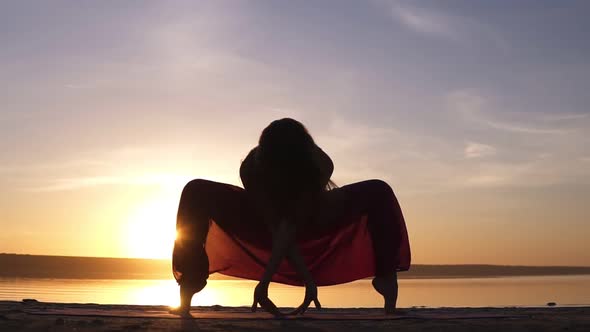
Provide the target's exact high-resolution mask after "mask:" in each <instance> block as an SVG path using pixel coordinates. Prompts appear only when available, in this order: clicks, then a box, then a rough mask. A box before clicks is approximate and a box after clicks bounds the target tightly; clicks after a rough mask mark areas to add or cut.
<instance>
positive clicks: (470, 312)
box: [0, 301, 590, 332]
mask: <svg viewBox="0 0 590 332" xmlns="http://www.w3.org/2000/svg"><path fill="white" fill-rule="evenodd" d="M167 309H168V307H165V306H126V305H97V304H57V303H42V302H37V301H24V302H13V301H3V302H0V331H97V332H98V331H101V332H102V331H110V332H114V331H228V330H231V331H270V330H277V329H281V330H285V331H299V330H309V331H359V330H371V331H393V330H403V331H589V330H590V307H545V308H436V309H430V308H408V309H401V310H400V312H399V314H396V315H393V316H385V315H382V314H381V310H379V309H373V308H371V309H368V308H354V309H352V308H351V309H329V308H328V309H322V310H321V311H319V312H318V311H316V310H314V309H311V310H310V311H309V312H308V313H306V315H304V316H298V317H296V318H288V319H273V318H272V317H271V316H270V315H269V314H267V313H261V312H258V313H251V312H250V311H249V308H246V307H220V306H213V307H193V310H192V311H191V313H192V315H193V316H194V319H180V318H177V317H174V316H172V315H169V314H168V313H167Z"/></svg>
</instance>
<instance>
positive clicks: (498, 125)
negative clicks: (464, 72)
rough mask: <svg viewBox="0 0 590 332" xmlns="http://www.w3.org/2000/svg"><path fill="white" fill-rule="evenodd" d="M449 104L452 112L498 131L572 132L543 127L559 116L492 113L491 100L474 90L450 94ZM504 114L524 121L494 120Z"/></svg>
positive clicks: (524, 132) (566, 129)
mask: <svg viewBox="0 0 590 332" xmlns="http://www.w3.org/2000/svg"><path fill="white" fill-rule="evenodd" d="M447 104H448V105H449V107H450V108H451V109H452V110H454V111H457V112H459V113H461V114H462V115H463V116H464V117H466V118H468V119H469V120H471V121H474V122H477V123H479V124H483V125H485V126H487V127H489V128H493V129H497V130H502V131H508V132H513V133H522V134H565V133H568V132H571V130H570V129H568V128H563V127H557V126H554V127H547V124H545V125H543V124H542V123H541V122H543V121H542V120H543V119H544V118H547V117H554V118H558V117H559V115H553V114H527V113H520V114H519V113H515V112H506V111H503V112H499V111H498V110H497V109H496V110H495V112H491V108H493V106H491V105H490V101H489V99H488V98H485V97H483V96H482V95H481V94H479V93H477V92H475V91H473V90H458V91H453V92H451V93H449V94H448V95H447ZM502 113H505V114H510V115H513V116H516V115H519V116H520V117H521V118H522V119H521V120H516V121H515V120H510V121H507V120H501V119H500V120H499V119H494V118H492V114H494V116H495V117H498V115H501V114H502ZM525 123H526V124H525ZM555 125H557V124H555Z"/></svg>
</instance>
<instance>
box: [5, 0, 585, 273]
mask: <svg viewBox="0 0 590 332" xmlns="http://www.w3.org/2000/svg"><path fill="white" fill-rule="evenodd" d="M589 10H590V3H588V2H586V1H544V0H534V1H532V0H531V1H525V0H523V1H483V0H480V1H476V0H469V1H467V0H465V1H451V0H449V1H444V2H443V1H386V0H375V1H370V0H367V1H344V0H343V1H340V0H338V1H286V0H285V1H278V0H277V1H262V0H260V1H237V0H236V1H194V2H193V1H126V2H119V1H51V2H39V1H26V0H25V1H3V2H1V3H0V229H1V230H2V231H1V232H0V252H11V253H28V254H50V255H75V256H106V257H157V258H169V257H170V252H171V248H172V242H173V239H174V225H175V215H176V207H177V204H178V198H179V196H180V191H181V189H182V187H183V185H184V184H185V183H186V182H187V181H189V180H190V179H194V178H204V179H210V180H215V181H221V182H227V183H231V184H236V185H240V179H239V173H238V169H239V166H240V162H241V160H242V159H243V158H244V157H245V155H246V154H247V152H248V151H249V149H251V148H252V147H254V146H255V145H256V143H257V139H258V135H259V134H260V132H261V130H262V129H263V128H264V127H265V126H266V125H267V124H268V123H270V121H272V120H275V119H279V118H283V117H292V118H295V119H297V120H299V121H301V122H302V123H303V124H305V125H306V126H307V128H308V129H309V131H310V133H311V134H312V135H313V136H314V139H315V140H316V142H317V144H318V145H319V146H320V147H322V149H323V150H324V151H326V152H327V153H328V154H329V155H330V156H331V158H332V159H333V161H334V163H335V171H334V174H333V180H334V181H335V182H336V183H337V184H340V185H343V184H347V183H352V182H356V181H361V180H365V179H372V178H378V179H383V180H385V181H387V182H388V183H389V184H390V185H391V186H392V187H393V189H394V191H395V193H396V196H397V197H398V199H399V201H400V204H401V206H402V209H403V211H404V215H405V218H406V222H407V226H408V231H409V235H410V241H411V246H412V254H413V262H414V263H418V264H466V263H484V264H510V265H515V264H523V265H585V266H590V242H589V241H588V240H587V239H588V238H590V223H589V221H590V207H589V204H588V197H590V148H589V147H590V136H589V135H588V133H590V110H589V108H588V105H590V94H588V93H587V90H588V87H589V86H590V42H589V40H588V38H587V32H588V31H590V21H589V20H588V19H587V13H588V12H589Z"/></svg>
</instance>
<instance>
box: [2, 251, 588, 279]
mask: <svg viewBox="0 0 590 332" xmlns="http://www.w3.org/2000/svg"><path fill="white" fill-rule="evenodd" d="M589 274H590V266H517V265H485V264H463V265H427V264H416V265H412V268H411V269H410V271H407V272H402V273H400V274H399V278H400V279H452V278H494V277H516V276H561V275H589ZM0 278H53V279H139V280H150V279H170V278H172V272H171V263H170V261H169V260H161V259H140V258H100V257H74V256H43V255H22V254H0ZM211 279H229V280H231V279H236V278H232V277H226V276H224V275H220V274H213V275H212V276H211Z"/></svg>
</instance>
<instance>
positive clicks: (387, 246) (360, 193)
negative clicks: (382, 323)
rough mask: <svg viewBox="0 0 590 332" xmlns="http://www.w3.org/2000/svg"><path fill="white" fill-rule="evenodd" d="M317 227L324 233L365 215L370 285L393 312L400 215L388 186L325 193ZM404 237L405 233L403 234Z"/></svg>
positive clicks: (370, 184) (377, 184)
mask: <svg viewBox="0 0 590 332" xmlns="http://www.w3.org/2000/svg"><path fill="white" fill-rule="evenodd" d="M320 206H321V207H320V209H319V211H318V214H317V217H318V220H317V225H318V226H319V227H320V228H324V229H326V230H330V229H334V228H335V227H337V226H339V225H344V224H347V223H349V222H351V221H357V220H360V217H361V216H363V215H366V216H367V227H368V229H369V233H370V234H371V239H372V242H373V252H374V255H375V279H374V280H373V286H374V287H375V289H376V290H377V291H378V292H379V293H380V294H381V295H382V296H383V297H384V300H385V309H386V311H387V312H392V311H393V310H394V309H395V306H396V302H397V269H398V267H399V265H400V246H401V245H402V243H401V241H402V232H406V230H405V222H404V219H403V214H402V211H401V208H400V206H399V203H398V201H397V198H396V197H395V195H394V193H393V190H392V189H391V187H390V186H389V185H388V184H387V183H385V182H383V181H381V180H368V181H363V182H358V183H354V184H350V185H346V186H343V187H340V188H336V189H333V190H331V191H328V192H326V193H325V194H324V195H323V197H322V198H321V203H320ZM404 235H405V234H404Z"/></svg>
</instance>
